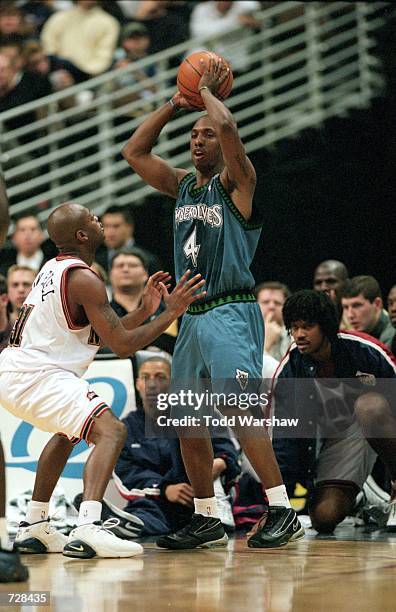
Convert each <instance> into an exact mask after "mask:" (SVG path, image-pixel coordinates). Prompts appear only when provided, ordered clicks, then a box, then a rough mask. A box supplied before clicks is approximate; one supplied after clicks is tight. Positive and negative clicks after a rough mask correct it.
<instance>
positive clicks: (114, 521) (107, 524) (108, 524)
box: [98, 516, 120, 536]
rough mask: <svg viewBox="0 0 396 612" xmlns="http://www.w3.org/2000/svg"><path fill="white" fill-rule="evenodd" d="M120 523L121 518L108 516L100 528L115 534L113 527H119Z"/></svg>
mask: <svg viewBox="0 0 396 612" xmlns="http://www.w3.org/2000/svg"><path fill="white" fill-rule="evenodd" d="M119 524H120V519H118V518H116V517H115V516H114V517H111V518H108V519H106V520H105V521H103V523H102V524H101V525H98V529H99V530H100V529H103V530H104V531H107V533H109V534H110V535H112V536H113V535H114V533H113V531H111V529H112V528H113V527H117V526H118V525H119Z"/></svg>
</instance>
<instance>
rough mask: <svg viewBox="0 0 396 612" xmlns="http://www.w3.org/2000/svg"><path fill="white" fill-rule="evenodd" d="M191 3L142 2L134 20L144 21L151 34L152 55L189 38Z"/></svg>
mask: <svg viewBox="0 0 396 612" xmlns="http://www.w3.org/2000/svg"><path fill="white" fill-rule="evenodd" d="M190 5H191V3H190V2H180V1H178V0H140V2H139V3H138V4H137V7H136V10H135V13H134V16H133V19H134V20H135V21H143V22H144V24H145V25H146V26H147V29H148V31H149V34H150V40H151V45H150V53H156V52H157V51H162V50H163V49H166V48H168V47H171V46H172V45H177V44H179V43H181V42H183V41H185V40H187V38H188V21H186V17H187V18H188V16H189V12H190V9H189V7H190Z"/></svg>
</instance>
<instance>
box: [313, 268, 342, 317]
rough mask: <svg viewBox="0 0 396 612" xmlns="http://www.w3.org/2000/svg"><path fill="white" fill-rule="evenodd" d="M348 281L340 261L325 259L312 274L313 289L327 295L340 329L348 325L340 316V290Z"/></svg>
mask: <svg viewBox="0 0 396 612" xmlns="http://www.w3.org/2000/svg"><path fill="white" fill-rule="evenodd" d="M347 279H348V270H347V268H346V266H345V264H343V263H342V261H338V260H337V259H326V261H322V263H320V264H319V265H318V266H317V268H316V269H315V272H314V279H313V289H315V291H324V292H325V293H327V295H328V296H329V298H330V299H331V301H332V302H333V304H334V305H335V307H336V309H337V314H338V319H339V321H340V328H342V329H348V328H349V324H348V322H347V321H346V320H345V318H343V316H342V314H343V313H342V306H341V290H342V288H343V287H344V285H345V282H346V281H347Z"/></svg>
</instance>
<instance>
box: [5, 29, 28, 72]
mask: <svg viewBox="0 0 396 612" xmlns="http://www.w3.org/2000/svg"><path fill="white" fill-rule="evenodd" d="M25 44H27V43H25ZM23 49H24V45H23V44H22V43H21V42H20V41H19V39H18V38H15V37H14V36H7V37H6V36H4V38H2V40H1V41H0V53H1V54H3V55H6V56H7V57H8V58H9V59H10V60H11V61H12V62H13V63H14V65H15V67H16V68H17V69H18V71H19V70H22V69H23V68H24V57H23Z"/></svg>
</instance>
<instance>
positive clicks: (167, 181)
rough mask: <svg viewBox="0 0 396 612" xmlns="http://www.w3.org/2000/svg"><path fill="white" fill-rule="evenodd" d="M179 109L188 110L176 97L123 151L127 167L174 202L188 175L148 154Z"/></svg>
mask: <svg viewBox="0 0 396 612" xmlns="http://www.w3.org/2000/svg"><path fill="white" fill-rule="evenodd" d="M181 106H184V107H186V108H188V105H187V104H186V102H185V100H184V99H183V97H182V96H181V94H180V93H177V94H176V95H175V96H173V98H172V100H171V101H169V102H166V104H164V105H163V106H161V108H158V109H157V110H155V111H154V112H153V113H151V114H150V115H149V116H148V117H147V119H145V120H144V121H143V123H142V124H141V125H140V126H139V127H138V128H137V130H135V132H134V133H133V134H132V136H131V137H130V139H129V140H128V142H127V143H126V145H125V146H124V147H123V149H122V154H123V156H124V157H125V159H126V161H127V162H128V164H129V165H130V166H131V168H133V169H134V170H135V172H137V174H139V176H141V177H142V179H143V180H144V181H145V182H146V183H148V184H149V185H151V186H152V187H154V188H155V189H158V191H161V192H162V193H166V194H167V195H169V196H172V197H174V198H176V196H177V191H178V185H179V182H180V181H181V179H182V178H183V176H185V175H186V174H187V171H186V170H183V169H182V168H173V167H172V166H170V165H169V164H168V163H167V162H166V161H164V160H163V159H161V158H160V157H158V155H154V154H153V153H152V152H151V150H152V148H153V146H154V145H155V143H156V142H157V139H158V136H159V135H160V133H161V131H162V129H163V127H164V126H165V125H166V124H167V123H168V121H169V120H170V119H171V118H172V116H173V115H174V113H175V111H176V110H177V108H178V107H181Z"/></svg>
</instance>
